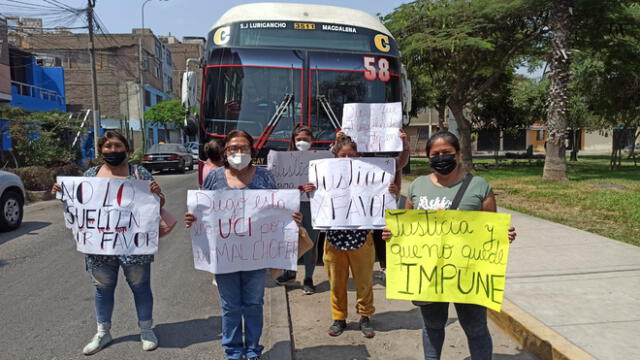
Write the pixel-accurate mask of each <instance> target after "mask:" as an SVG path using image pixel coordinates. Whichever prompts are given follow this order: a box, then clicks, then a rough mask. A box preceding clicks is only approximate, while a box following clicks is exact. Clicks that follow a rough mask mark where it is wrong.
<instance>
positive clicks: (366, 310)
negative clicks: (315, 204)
mask: <svg viewBox="0 0 640 360" xmlns="http://www.w3.org/2000/svg"><path fill="white" fill-rule="evenodd" d="M331 151H332V152H333V154H334V156H335V157H337V158H353V157H357V156H358V146H357V145H356V143H355V141H353V140H352V139H351V137H349V136H346V135H344V134H342V133H341V134H340V136H338V137H337V138H336V142H335V143H334V144H333V147H332V148H331ZM304 190H305V191H306V192H313V191H315V190H316V187H315V185H314V184H312V183H309V184H307V185H305V187H304ZM389 192H390V193H391V194H394V195H395V194H397V193H398V187H397V186H396V185H395V184H394V183H391V184H390V185H389ZM375 257H376V254H375V249H374V245H373V236H372V232H371V231H370V230H327V237H326V241H325V243H324V255H323V258H322V260H323V261H324V266H325V268H326V270H327V275H328V276H329V287H330V289H331V317H332V319H333V324H332V325H331V326H330V327H329V331H328V334H329V335H330V336H339V335H341V334H342V333H343V332H344V330H345V329H346V328H347V321H346V319H347V307H348V304H347V303H348V300H347V285H348V282H349V270H351V274H352V275H353V281H354V282H355V285H356V297H357V304H356V310H357V312H358V314H359V315H360V320H359V321H358V326H359V327H360V331H362V334H363V335H364V336H365V337H366V338H373V337H374V336H375V331H374V329H373V325H372V324H371V319H370V317H371V316H372V315H373V314H374V312H375V307H374V306H373V264H374V262H375Z"/></svg>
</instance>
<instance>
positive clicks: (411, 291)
mask: <svg viewBox="0 0 640 360" xmlns="http://www.w3.org/2000/svg"><path fill="white" fill-rule="evenodd" d="M385 220H386V225H387V228H388V229H389V230H391V233H392V234H393V237H392V238H391V240H389V241H388V242H387V298H389V299H400V300H418V301H434V302H455V303H469V304H478V305H482V306H485V307H487V308H489V309H492V310H495V311H500V309H501V307H502V297H503V295H504V286H505V274H506V271H507V258H508V255H509V237H508V232H509V226H510V223H511V215H509V214H499V213H493V212H482V211H457V210H387V211H386V217H385Z"/></svg>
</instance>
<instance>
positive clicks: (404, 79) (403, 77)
mask: <svg viewBox="0 0 640 360" xmlns="http://www.w3.org/2000/svg"><path fill="white" fill-rule="evenodd" d="M400 81H401V86H402V114H403V115H402V124H403V125H404V126H407V125H409V122H410V121H411V116H409V113H410V112H411V81H410V80H409V78H408V76H407V69H406V68H405V67H404V65H402V66H401V68H400Z"/></svg>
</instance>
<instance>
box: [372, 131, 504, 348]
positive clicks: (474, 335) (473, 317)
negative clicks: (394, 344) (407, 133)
mask: <svg viewBox="0 0 640 360" xmlns="http://www.w3.org/2000/svg"><path fill="white" fill-rule="evenodd" d="M426 150H427V156H428V157H429V163H430V165H431V168H433V170H435V171H434V172H433V173H431V174H430V175H426V176H420V177H418V178H417V179H416V180H414V181H413V183H411V185H410V186H409V193H408V199H407V202H406V206H405V208H406V209H423V210H447V209H449V208H451V205H452V204H453V200H454V198H455V197H456V194H457V193H458V190H459V189H460V188H461V187H462V184H463V182H464V179H465V177H466V176H467V172H466V171H465V170H464V169H462V167H460V166H458V164H459V162H460V155H461V153H460V142H459V141H458V138H457V137H456V136H455V135H454V134H452V133H450V132H448V131H441V132H438V133H436V134H434V135H433V136H432V137H431V138H430V139H429V141H427V149H426ZM456 209H457V210H466V211H491V212H496V210H497V207H496V198H495V195H494V194H493V191H492V190H491V185H489V183H487V182H486V181H485V180H484V179H483V178H481V177H479V176H474V177H472V178H471V181H470V182H469V185H468V187H467V189H466V191H465V192H464V195H463V196H462V198H461V199H460V202H459V204H458V206H457V207H456ZM391 236H392V235H391V232H390V231H389V230H388V229H384V230H383V233H382V238H383V239H384V240H387V241H388V240H389V239H391ZM515 237H516V233H515V229H514V228H513V227H512V228H510V229H509V241H513V240H515ZM454 305H455V307H456V312H457V313H458V319H459V320H460V325H462V329H463V330H464V332H465V334H466V335H467V342H468V344H469V351H470V353H471V359H472V360H485V359H486V360H490V359H491V353H492V351H493V344H492V341H491V334H489V328H488V327H487V309H486V308H485V307H483V306H480V305H474V304H463V303H455V304H454ZM420 312H421V313H422V319H423V321H424V328H423V330H422V343H423V346H424V358H425V360H438V359H440V355H441V353H442V345H443V343H444V336H445V325H446V323H447V318H448V313H449V303H444V302H432V303H425V305H420Z"/></svg>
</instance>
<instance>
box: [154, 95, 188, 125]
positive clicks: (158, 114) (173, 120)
mask: <svg viewBox="0 0 640 360" xmlns="http://www.w3.org/2000/svg"><path fill="white" fill-rule="evenodd" d="M144 118H145V119H148V121H149V122H151V123H152V124H157V125H158V126H163V127H164V130H165V133H166V131H167V126H168V125H171V124H174V125H175V126H176V127H179V128H182V127H183V126H184V118H185V109H184V107H183V106H182V103H181V101H180V99H169V100H166V101H163V102H159V103H157V104H155V105H153V106H152V107H150V108H149V110H147V111H145V112H144Z"/></svg>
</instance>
